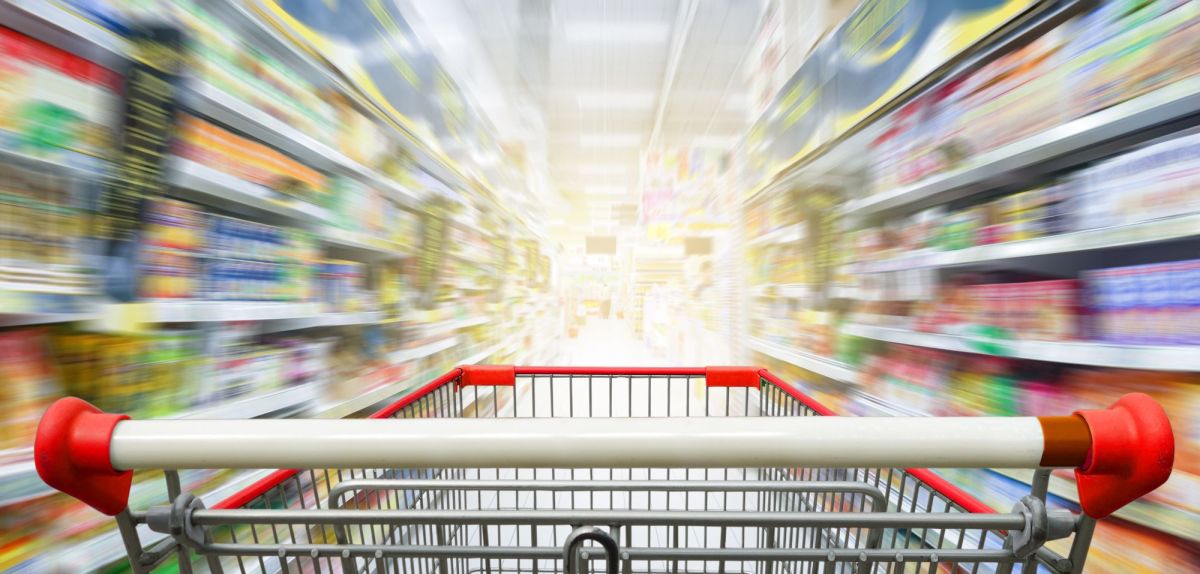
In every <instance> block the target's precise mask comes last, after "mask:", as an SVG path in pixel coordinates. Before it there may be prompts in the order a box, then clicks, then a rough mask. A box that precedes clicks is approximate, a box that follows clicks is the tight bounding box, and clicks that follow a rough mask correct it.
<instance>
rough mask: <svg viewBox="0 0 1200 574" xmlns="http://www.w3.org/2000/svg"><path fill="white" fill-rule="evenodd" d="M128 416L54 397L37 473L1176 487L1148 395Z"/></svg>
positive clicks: (1105, 495) (105, 489)
mask: <svg viewBox="0 0 1200 574" xmlns="http://www.w3.org/2000/svg"><path fill="white" fill-rule="evenodd" d="M509 372H511V370H506V372H503V373H502V372H501V371H500V370H498V369H497V370H495V371H489V372H488V373H487V375H486V376H485V377H484V378H483V379H482V380H477V381H475V382H476V384H480V383H482V384H488V383H494V381H493V380H491V379H492V378H494V379H496V380H499V379H504V380H507V379H508V378H509V375H508V373H509ZM728 382H729V383H739V384H740V382H741V381H740V379H734V378H730V379H729V380H728ZM128 418H129V417H126V416H124V415H115V414H106V413H103V412H101V411H100V410H99V409H97V408H95V407H93V406H92V405H90V404H88V403H86V402H84V401H82V400H80V399H76V398H64V399H60V400H59V401H57V402H55V403H54V404H53V405H51V407H50V409H49V410H48V411H47V412H46V414H45V415H44V416H43V417H42V421H41V423H40V424H39V425H38V430H37V437H36V441H35V445H34V453H35V454H34V460H35V462H36V466H37V471H38V475H39V476H41V478H42V480H43V481H45V482H46V484H48V485H50V486H52V487H54V488H56V489H58V490H60V491H62V492H65V493H67V494H70V495H72V496H74V497H75V498H77V499H79V500H81V501H83V502H85V503H87V504H88V505H90V506H92V507H93V508H95V509H97V510H99V511H101V512H104V513H106V514H109V515H116V514H119V513H120V512H121V511H122V510H123V509H124V508H125V506H126V504H127V502H128V498H129V488H130V484H131V480H132V475H131V473H130V470H134V469H184V468H308V467H314V466H315V467H318V468H392V467H401V466H403V467H407V468H459V467H464V466H485V467H491V466H495V467H507V466H523V467H526V466H527V467H533V468H565V467H570V468H596V467H604V466H615V463H617V462H621V463H625V464H628V465H633V466H637V467H641V466H655V465H658V466H662V467H674V468H700V467H705V465H708V467H724V466H732V467H756V468H757V467H777V466H782V467H792V466H804V467H809V468H878V467H885V468H891V467H897V468H901V467H910V466H911V467H931V468H991V467H997V468H1075V469H1076V471H1075V473H1076V478H1077V483H1078V487H1079V499H1080V504H1081V506H1082V507H1083V511H1084V512H1085V513H1087V514H1088V515H1089V516H1091V517H1093V518H1103V517H1105V516H1108V515H1109V514H1111V513H1112V512H1114V511H1116V510H1117V509H1119V508H1121V507H1122V506H1124V505H1126V504H1128V503H1130V502H1132V501H1134V500H1136V499H1137V498H1139V497H1141V496H1143V495H1145V494H1148V493H1149V492H1151V491H1153V490H1154V489H1155V488H1157V487H1158V486H1160V485H1162V484H1163V483H1164V482H1166V480H1167V478H1169V477H1170V474H1171V465H1172V463H1173V461H1174V458H1175V444H1174V438H1173V436H1172V433H1171V424H1170V422H1169V421H1168V420H1167V415H1166V413H1165V411H1163V409H1162V407H1161V406H1159V405H1158V403H1156V402H1155V401H1154V399H1152V398H1150V397H1149V396H1147V395H1144V394H1131V395H1126V396H1125V397H1123V398H1121V399H1120V400H1119V401H1117V402H1116V403H1115V404H1114V405H1113V406H1112V407H1110V408H1108V409H1105V410H1094V411H1078V412H1076V413H1075V414H1074V415H1072V416H1064V417H946V418H937V417H838V416H820V417H797V418H786V417H783V418H781V417H716V418H713V419H697V418H695V417H692V418H688V417H676V418H671V417H665V418H661V417H641V418H629V419H615V418H604V417H598V418H581V419H571V420H569V421H568V420H562V419H552V418H525V419H516V418H504V419H493V420H488V419H476V418H450V419H421V418H413V419H408V418H405V419H354V420H323V419H312V420H305V419H252V420H240V421H239V420H230V421H225V422H224V423H222V424H220V425H212V424H211V422H207V421H189V420H149V421H135V420H126V419H128ZM234 444H236V445H237V448H231V445H234ZM297 465H300V466H297Z"/></svg>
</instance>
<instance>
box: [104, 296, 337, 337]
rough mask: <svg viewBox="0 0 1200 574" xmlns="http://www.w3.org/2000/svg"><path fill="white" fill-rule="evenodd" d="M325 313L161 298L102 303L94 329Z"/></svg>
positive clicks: (299, 306)
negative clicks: (135, 301)
mask: <svg viewBox="0 0 1200 574" xmlns="http://www.w3.org/2000/svg"><path fill="white" fill-rule="evenodd" d="M323 315H325V314H324V313H322V312H321V304H320V303H290V302H271V301H209V300H190V299H179V300H160V301H145V302H137V303H109V304H106V305H103V306H102V307H101V311H100V313H99V316H98V318H97V319H96V320H95V321H94V323H95V325H94V326H93V328H94V329H96V330H99V331H103V332H125V331H137V330H140V329H142V328H144V327H145V326H147V325H154V324H159V323H213V322H220V323H224V322H230V321H275V320H281V319H304V318H320V317H322V316H323Z"/></svg>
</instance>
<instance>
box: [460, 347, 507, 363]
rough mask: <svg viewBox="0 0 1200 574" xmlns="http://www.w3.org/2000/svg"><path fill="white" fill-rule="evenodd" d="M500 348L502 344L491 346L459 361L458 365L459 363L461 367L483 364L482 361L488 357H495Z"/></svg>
mask: <svg viewBox="0 0 1200 574" xmlns="http://www.w3.org/2000/svg"><path fill="white" fill-rule="evenodd" d="M502 346H503V343H497V344H495V345H492V346H490V347H488V348H486V349H484V350H482V351H480V352H478V353H475V354H473V355H471V356H469V357H467V358H465V359H463V360H461V361H459V363H461V364H463V365H474V364H477V363H481V362H483V360H484V359H487V358H488V357H490V356H492V355H495V354H496V353H497V352H499V351H500V349H501V347H502Z"/></svg>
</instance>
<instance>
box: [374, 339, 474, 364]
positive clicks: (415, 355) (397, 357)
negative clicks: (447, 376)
mask: <svg viewBox="0 0 1200 574" xmlns="http://www.w3.org/2000/svg"><path fill="white" fill-rule="evenodd" d="M457 344H458V337H447V338H445V339H441V340H439V341H434V342H432V343H428V344H425V345H421V346H419V347H413V348H411V349H400V350H399V351H395V352H393V353H392V354H391V355H389V356H388V359H390V360H391V361H392V363H395V364H400V363H407V362H409V361H415V360H417V359H423V358H425V357H428V356H429V355H432V354H434V353H440V352H442V351H445V350H446V349H449V348H451V347H453V346H455V345H457Z"/></svg>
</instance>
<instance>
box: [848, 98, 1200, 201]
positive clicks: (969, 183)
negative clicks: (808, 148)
mask: <svg viewBox="0 0 1200 574" xmlns="http://www.w3.org/2000/svg"><path fill="white" fill-rule="evenodd" d="M1197 112H1200V78H1191V79H1188V80H1184V81H1180V82H1176V83H1173V84H1171V85H1169V86H1166V87H1164V88H1161V89H1158V90H1155V91H1153V92H1150V93H1148V94H1145V95H1142V96H1139V97H1137V98H1134V99H1132V100H1129V101H1127V102H1124V103H1121V104H1118V105H1115V106H1113V107H1111V108H1108V109H1105V110H1101V111H1098V112H1095V113H1092V114H1089V115H1087V116H1084V117H1082V118H1079V119H1076V120H1073V121H1070V122H1067V123H1065V124H1062V125H1059V126H1056V127H1053V128H1050V129H1048V130H1045V131H1042V132H1040V133H1037V134H1034V135H1032V136H1030V137H1027V138H1025V139H1022V140H1018V141H1016V142H1013V143H1011V144H1008V145H1004V146H1001V147H999V148H997V149H994V150H992V151H989V152H985V153H982V154H979V155H977V156H975V159H974V161H972V162H970V164H968V165H966V166H964V167H962V168H959V169H956V170H953V171H949V172H946V173H942V174H938V175H934V176H931V177H929V178H926V179H925V180H923V181H920V182H917V183H915V184H912V185H908V186H904V187H899V188H896V189H891V190H888V191H885V192H883V193H879V194H875V195H872V196H870V197H865V198H862V199H858V200H852V201H849V202H847V203H846V205H845V207H844V208H843V211H844V213H846V214H847V215H871V214H874V213H879V212H883V211H888V210H892V209H897V208H902V207H916V206H920V205H925V204H928V203H932V202H937V201H945V200H949V199H951V198H953V197H955V196H961V195H963V194H965V193H967V192H969V191H970V190H971V188H973V187H982V186H983V185H986V184H988V183H989V182H992V181H996V180H997V179H998V178H1001V177H1002V176H1005V175H1007V174H1011V173H1012V172H1014V171H1016V170H1019V169H1025V168H1029V167H1032V166H1034V165H1036V164H1039V163H1042V162H1047V161H1050V160H1055V159H1060V158H1063V157H1064V156H1067V155H1069V154H1072V153H1075V152H1078V151H1081V150H1084V149H1086V148H1089V147H1092V146H1095V145H1097V144H1101V143H1104V142H1107V141H1109V140H1112V139H1115V138H1120V137H1125V136H1130V135H1135V134H1138V133H1140V132H1143V131H1148V130H1149V128H1152V127H1154V126H1157V125H1159V124H1164V123H1166V122H1170V121H1172V120H1176V119H1180V118H1183V117H1186V116H1189V115H1192V114H1195V113H1197ZM1087 159H1089V160H1090V159H1094V158H1087ZM1085 161H1086V160H1085ZM1059 167H1066V166H1059Z"/></svg>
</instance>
